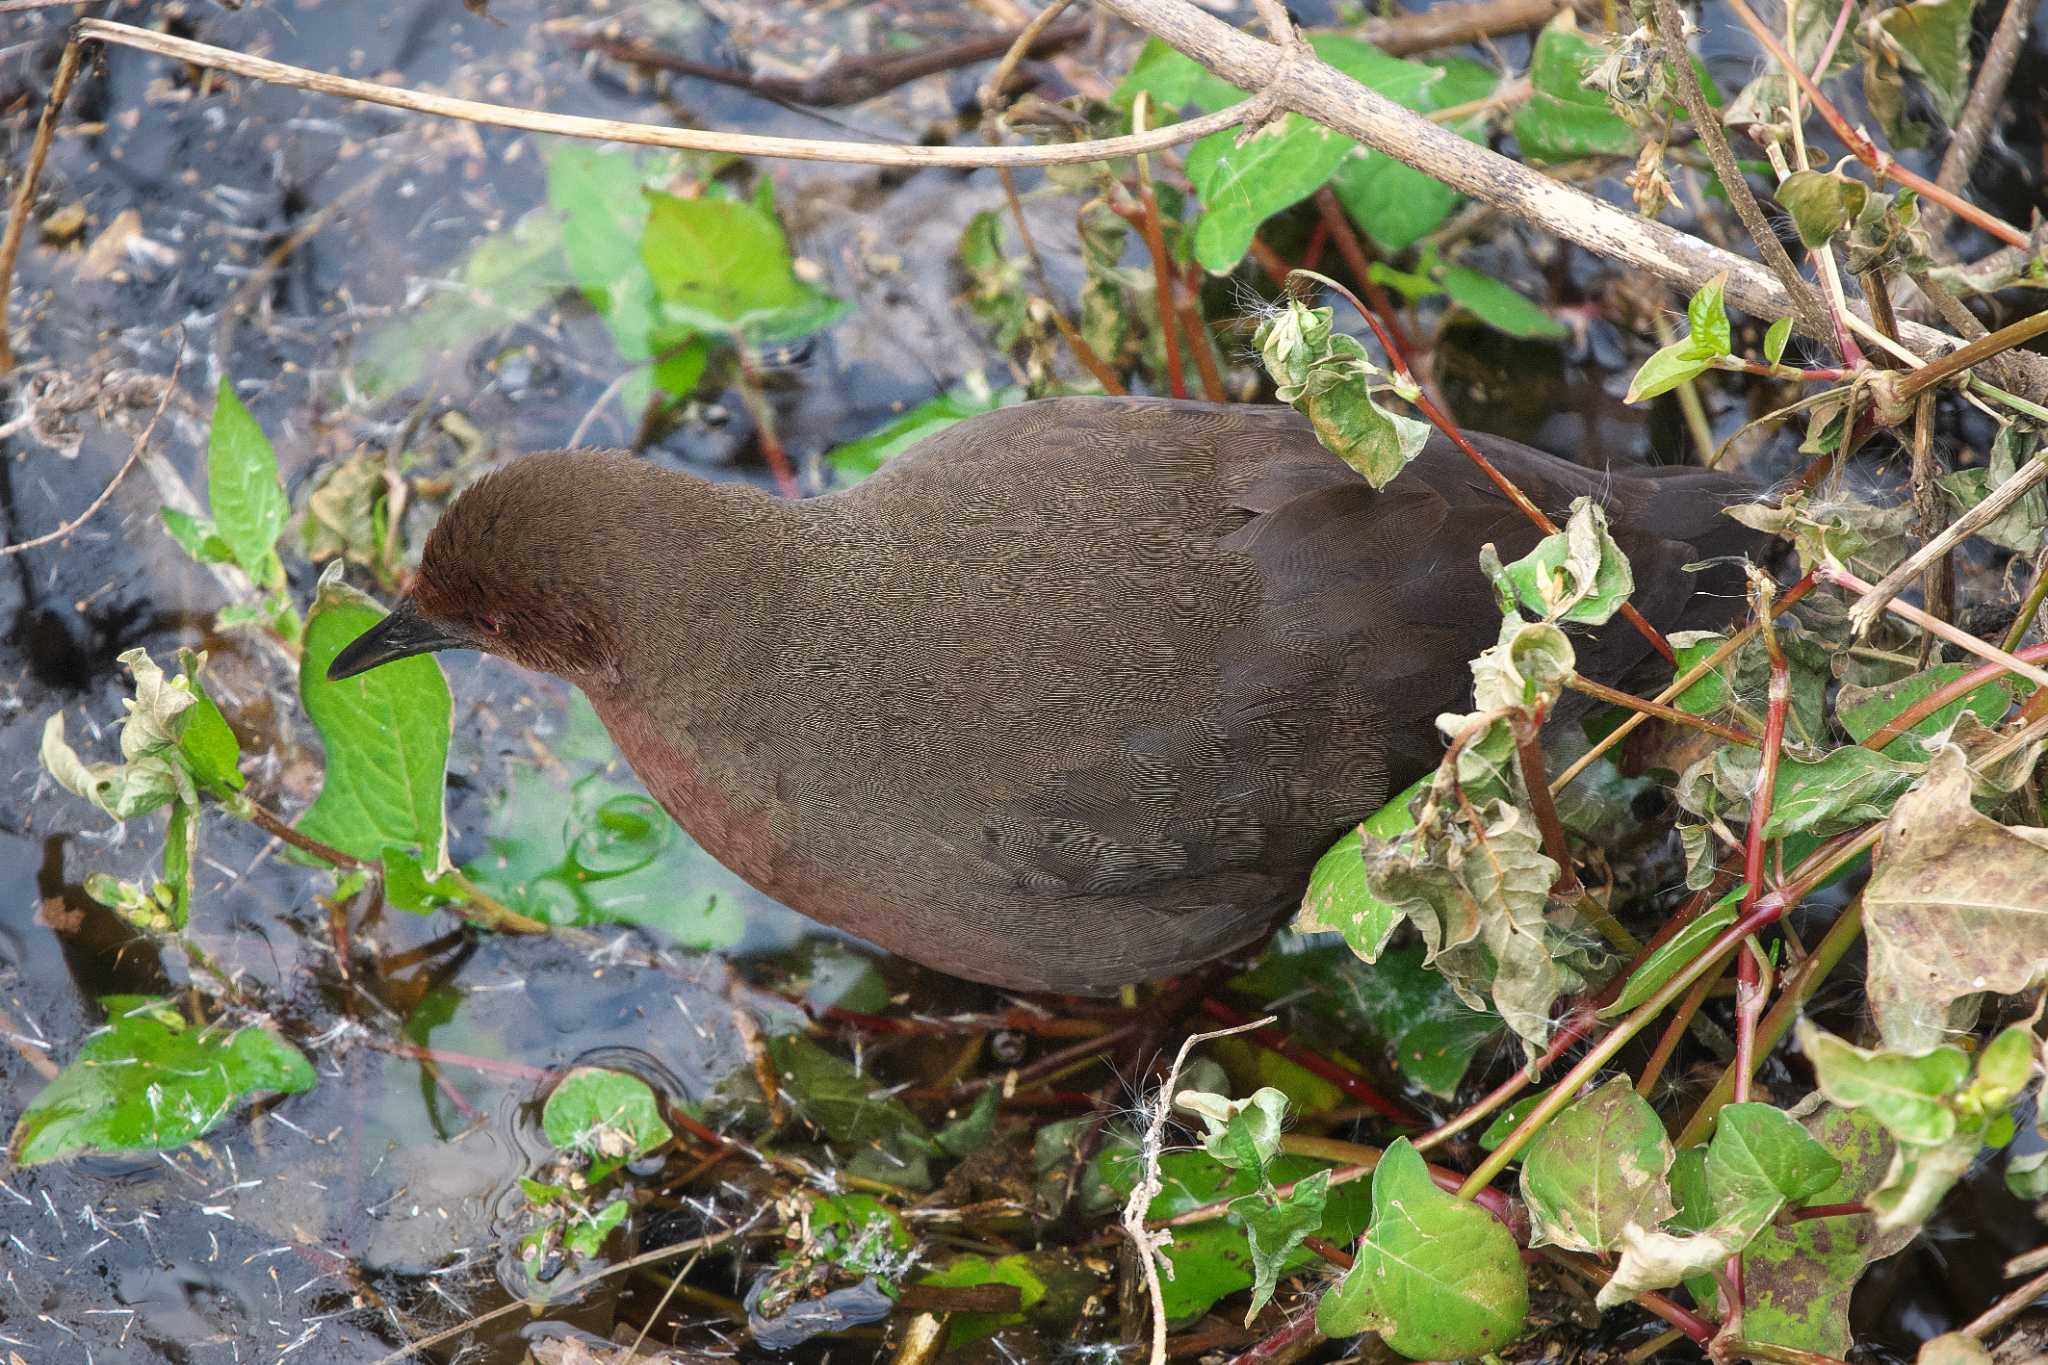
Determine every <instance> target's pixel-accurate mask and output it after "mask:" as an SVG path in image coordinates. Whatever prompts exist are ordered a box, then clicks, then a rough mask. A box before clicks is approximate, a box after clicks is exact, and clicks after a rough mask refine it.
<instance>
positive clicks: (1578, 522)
mask: <svg viewBox="0 0 2048 1365" xmlns="http://www.w3.org/2000/svg"><path fill="white" fill-rule="evenodd" d="M1483 562H1484V561H1483V560H1482V563H1483ZM1493 581H1494V584H1495V586H1496V587H1497V588H1498V589H1499V592H1500V596H1501V606H1502V609H1503V610H1509V609H1511V608H1512V607H1514V606H1519V607H1521V608H1522V609H1523V610H1525V611H1527V612H1529V613H1530V614H1531V615H1534V616H1538V617H1541V618H1542V619H1543V620H1545V621H1577V622H1582V623H1584V624H1586V625H1595V626H1597V625H1601V624H1603V623H1604V622H1606V621H1607V620H1608V619H1609V618H1610V617H1612V616H1613V615H1614V613H1616V612H1617V611H1620V610H1621V608H1622V606H1623V604H1625V603H1626V602H1627V601H1628V598H1629V594H1630V593H1632V592H1634V591H1635V587H1636V581H1635V575H1634V573H1633V572H1631V571H1630V569H1629V563H1628V556H1627V555H1625V554H1623V553H1622V551H1621V546H1619V545H1617V544H1616V543H1615V541H1614V537H1613V536H1612V535H1611V534H1609V533H1608V530H1607V512H1606V510H1605V509H1604V508H1602V507H1601V506H1600V504H1599V503H1597V502H1595V501H1593V500H1592V499H1591V498H1577V499H1574V500H1573V502H1572V510H1571V515H1570V517H1569V518H1568V519H1567V520H1566V522H1565V528H1564V530H1562V531H1560V532H1558V533H1557V534H1555V535H1549V536H1545V537H1544V538H1543V539H1542V540H1539V541H1537V542H1536V548H1535V549H1533V550H1531V551H1529V553H1528V554H1526V555H1524V556H1522V558H1520V559H1518V560H1516V561H1515V562H1514V563H1512V564H1508V565H1504V566H1502V567H1501V568H1499V569H1498V570H1497V571H1495V572H1494V575H1493Z"/></svg>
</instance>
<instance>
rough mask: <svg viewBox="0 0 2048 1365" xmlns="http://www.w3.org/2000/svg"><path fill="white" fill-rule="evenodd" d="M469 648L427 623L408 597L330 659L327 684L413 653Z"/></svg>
mask: <svg viewBox="0 0 2048 1365" xmlns="http://www.w3.org/2000/svg"><path fill="white" fill-rule="evenodd" d="M472 647H473V646H472V645H471V644H470V642H469V641H467V640H464V639H460V638H458V637H457V636H454V635H450V634H449V633H448V632H447V631H445V630H442V629H441V628H440V627H439V626H437V625H435V624H434V623H433V622H432V621H429V620H428V619H427V618H426V617H425V616H424V615H422V614H421V612H420V609H419V607H417V606H416V605H414V603H413V600H412V599H411V598H410V597H408V598H405V599H404V600H402V601H401V602H399V604H398V605H397V606H395V607H393V608H392V609H391V614H390V615H388V616H386V617H385V618H384V619H383V620H381V621H379V622H378V623H377V624H376V625H374V626H371V627H370V628H369V629H368V630H366V631H364V632H363V633H362V634H361V635H358V636H356V638H355V639H354V640H352V641H350V642H349V644H348V646H347V647H346V648H344V649H343V650H342V651H341V653H339V654H337V655H335V656H334V662H333V663H331V664H329V665H327V681H329V682H340V681H341V680H342V679H343V678H353V677H355V676H356V675H357V674H358V673H367V672H369V671H370V670H371V669H373V668H375V667H377V666H378V665H379V664H388V663H391V662H392V661H393V660H396V659H409V658H411V657H412V656H413V655H415V654H427V653H430V652H432V651H434V650H437V649H468V648H472Z"/></svg>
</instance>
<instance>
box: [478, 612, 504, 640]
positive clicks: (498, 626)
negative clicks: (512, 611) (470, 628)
mask: <svg viewBox="0 0 2048 1365" xmlns="http://www.w3.org/2000/svg"><path fill="white" fill-rule="evenodd" d="M476 628H477V629H478V630H480V631H482V632H483V633H484V634H486V635H491V636H497V635H503V634H504V633H505V623H504V622H503V621H501V620H499V619H498V618H497V617H495V616H479V617H477V618H476Z"/></svg>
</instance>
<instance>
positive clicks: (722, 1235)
mask: <svg viewBox="0 0 2048 1365" xmlns="http://www.w3.org/2000/svg"><path fill="white" fill-rule="evenodd" d="M750 1225H751V1224H749V1225H747V1226H750ZM746 1230H747V1228H746V1226H741V1227H736V1228H727V1229H726V1230H724V1231H723V1232H713V1233H707V1234H705V1235H704V1236H702V1237H693V1238H691V1239H690V1240H689V1241H687V1242H677V1243H676V1244H675V1245H673V1246H665V1247H659V1248H657V1249H655V1250H653V1251H643V1252H641V1253H640V1254H639V1255H638V1256H629V1257H627V1258H626V1259H625V1260H623V1261H619V1262H616V1263H614V1264H612V1265H608V1266H605V1267H604V1268H603V1269H601V1270H595V1271H592V1272H591V1273H590V1274H588V1275H584V1276H580V1277H579V1278H577V1279H574V1280H571V1281H570V1282H569V1283H567V1284H565V1285H550V1286H548V1290H549V1293H550V1294H551V1295H552V1294H553V1293H555V1292H556V1291H557V1290H561V1291H563V1292H566V1293H569V1294H580V1293H582V1292H583V1291H584V1290H585V1289H588V1288H589V1287H590V1286H591V1285H594V1284H597V1283H598V1282H600V1281H602V1280H607V1279H610V1278H611V1277H612V1276H614V1275H623V1274H625V1273H626V1272H627V1271H631V1270H638V1269H639V1268H640V1267H641V1266H645V1265H654V1264H657V1263H658V1262H661V1261H672V1260H674V1259H675V1258H676V1257H678V1256H689V1255H692V1254H702V1253H703V1252H706V1251H709V1250H711V1249H712V1248H713V1247H719V1246H723V1245H725V1244H726V1243H727V1242H730V1241H731V1240H732V1239H733V1238H735V1237H737V1236H739V1235H740V1234H741V1233H742V1232H745V1231H746ZM557 1301H558V1302H570V1301H571V1300H566V1299H565V1300H557ZM536 1306H537V1305H535V1304H533V1303H532V1302H530V1301H529V1300H526V1299H513V1300H512V1301H511V1302H509V1303H501V1304H499V1305H498V1306H497V1307H496V1308H493V1309H491V1310H490V1311H489V1312H485V1313H479V1314H477V1315H476V1316H475V1317H473V1318H470V1319H468V1320H467V1321H464V1322H458V1323H456V1324H455V1325H454V1326H453V1327H449V1328H446V1329H444V1330H442V1331H439V1332H436V1333H434V1334H433V1335H432V1336H430V1337H421V1338H420V1339H419V1340H418V1341H414V1342H409V1343H407V1344H406V1345H404V1346H401V1347H399V1348H398V1349H397V1350H395V1351H393V1352H391V1353H390V1354H389V1355H383V1356H379V1357H378V1358H377V1365H399V1362H400V1361H404V1360H411V1359H412V1358H413V1357H414V1356H416V1355H418V1354H419V1353H420V1352H422V1351H431V1350H433V1349H434V1348H435V1347H436V1346H439V1345H440V1344H441V1343H442V1342H445V1341H453V1340H454V1339H455V1338H457V1337H459V1336H462V1335H463V1334H464V1333H467V1332H473V1331H475V1330H476V1329H477V1328H479V1327H482V1326H484V1325H485V1324H486V1323H489V1322H493V1321H496V1320H497V1319H499V1318H502V1317H509V1316H510V1315H512V1314H514V1313H517V1312H520V1311H522V1310H531V1309H533V1308H535V1307H536Z"/></svg>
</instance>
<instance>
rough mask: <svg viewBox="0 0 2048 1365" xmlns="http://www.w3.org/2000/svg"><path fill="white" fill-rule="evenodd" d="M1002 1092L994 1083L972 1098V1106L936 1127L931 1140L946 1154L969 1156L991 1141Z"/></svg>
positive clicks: (994, 1131) (993, 1135)
mask: <svg viewBox="0 0 2048 1365" xmlns="http://www.w3.org/2000/svg"><path fill="white" fill-rule="evenodd" d="M1001 1101H1002V1093H1001V1091H1000V1090H998V1089H997V1088H996V1087H994V1086H990V1087H988V1088H987V1089H985V1090H983V1091H982V1092H981V1093H980V1094H979V1095H976V1096H975V1097H974V1106H973V1107H972V1108H971V1109H969V1110H968V1111H967V1112H966V1113H964V1114H962V1115H961V1116H960V1117H959V1118H957V1119H954V1120H953V1121H952V1122H951V1123H948V1124H947V1125H946V1126H945V1127H943V1128H941V1129H939V1131H938V1132H937V1133H935V1134H934V1135H933V1137H932V1140H933V1141H934V1142H936V1143H938V1144H939V1150H940V1151H942V1152H944V1153H945V1154H946V1155H947V1156H960V1157H965V1156H972V1155H974V1153H976V1152H978V1151H980V1150H982V1148H984V1147H986V1146H988V1145H989V1143H990V1142H992V1141H994V1140H995V1135H996V1115H997V1113H998V1112H999V1110H1000V1109H1001Z"/></svg>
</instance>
